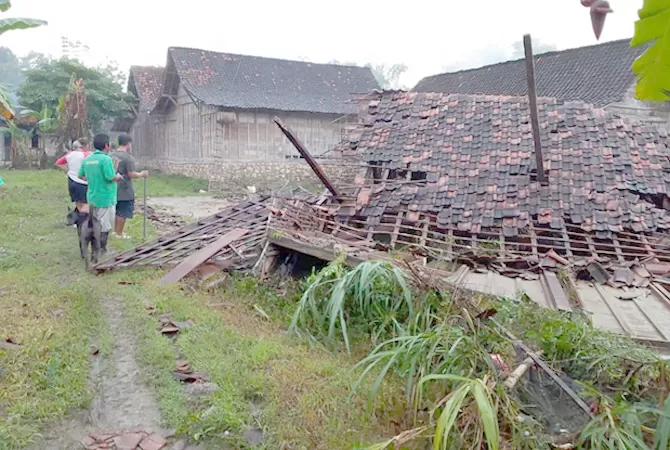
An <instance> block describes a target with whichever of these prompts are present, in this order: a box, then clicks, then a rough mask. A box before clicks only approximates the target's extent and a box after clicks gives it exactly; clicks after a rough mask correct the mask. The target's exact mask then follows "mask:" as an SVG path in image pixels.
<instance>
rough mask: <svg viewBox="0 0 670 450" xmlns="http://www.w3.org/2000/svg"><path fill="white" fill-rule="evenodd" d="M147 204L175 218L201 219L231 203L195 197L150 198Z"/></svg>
mask: <svg viewBox="0 0 670 450" xmlns="http://www.w3.org/2000/svg"><path fill="white" fill-rule="evenodd" d="M147 204H148V205H149V206H151V207H152V208H154V209H156V211H158V212H161V211H163V212H166V213H168V214H171V215H175V216H180V217H185V218H192V219H202V218H203V217H208V216H211V215H212V214H216V213H217V212H219V211H221V210H222V209H224V208H225V207H227V206H230V204H231V201H230V200H228V199H222V198H214V197H196V196H194V197H152V198H149V199H148V200H147Z"/></svg>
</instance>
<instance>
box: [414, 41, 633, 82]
mask: <svg viewBox="0 0 670 450" xmlns="http://www.w3.org/2000/svg"><path fill="white" fill-rule="evenodd" d="M631 39H632V38H625V39H616V40H613V41H607V42H600V43H597V44H591V45H584V46H581V47H571V48H566V49H564V50H551V51H548V52H543V53H535V54H534V55H533V56H534V57H538V56H548V55H556V54H558V53H567V52H573V51H577V50H584V49H588V48H594V47H604V46H608V45H613V44H620V43H622V42H624V41H630V40H631ZM524 59H525V58H517V59H509V60H507V61H500V62H497V63H493V64H484V65H483V66H479V67H472V68H470V69H461V70H455V71H452V72H440V73H436V74H434V75H428V76H426V77H423V78H422V79H421V80H419V83H420V82H421V81H423V80H430V79H432V78H435V77H440V76H443V75H455V74H457V73H467V72H474V71H477V70H481V69H485V68H488V67H497V66H503V65H506V64H512V63H518V62H520V61H523V60H524Z"/></svg>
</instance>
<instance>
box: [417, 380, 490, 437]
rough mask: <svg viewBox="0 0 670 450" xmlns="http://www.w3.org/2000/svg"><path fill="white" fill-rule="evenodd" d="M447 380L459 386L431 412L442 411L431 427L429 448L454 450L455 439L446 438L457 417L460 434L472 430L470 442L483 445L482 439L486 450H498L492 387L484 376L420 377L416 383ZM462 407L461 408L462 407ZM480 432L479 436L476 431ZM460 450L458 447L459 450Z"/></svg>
mask: <svg viewBox="0 0 670 450" xmlns="http://www.w3.org/2000/svg"><path fill="white" fill-rule="evenodd" d="M438 380H442V381H450V382H455V383H460V385H459V386H458V387H457V388H456V389H454V390H452V391H451V392H450V393H449V394H447V396H446V397H444V398H443V399H442V400H440V401H439V402H438V404H437V406H436V407H435V410H438V409H440V408H441V409H442V411H441V413H440V416H439V418H438V419H437V426H436V428H435V438H434V439H433V448H434V449H435V450H438V449H442V450H447V449H448V448H454V447H453V444H454V443H455V439H449V436H450V434H451V431H452V429H453V428H454V425H455V424H456V421H457V420H458V419H459V418H460V420H461V422H463V426H462V427H461V428H460V430H461V433H462V435H464V434H466V433H467V432H468V431H470V428H475V429H476V431H475V434H476V435H477V436H476V437H475V439H470V440H469V441H470V442H483V439H482V434H483V437H486V443H487V447H488V448H489V450H498V448H499V440H500V436H499V430H498V409H497V407H496V406H495V405H494V404H493V401H492V399H491V390H492V386H491V385H490V384H489V380H488V378H487V377H484V379H483V380H480V379H470V378H464V377H458V376H455V375H448V374H443V375H430V376H427V377H424V378H423V379H421V381H420V382H419V384H420V385H423V384H425V383H427V382H430V381H438ZM469 395H471V397H472V398H471V401H470V402H469V403H465V401H466V399H467V398H468V396H469ZM464 404H465V405H464ZM475 406H476V409H477V412H478V414H473V411H472V410H473V409H474V408H473V407H475ZM482 429H483V433H482V432H481V431H480V430H482ZM459 448H462V447H459Z"/></svg>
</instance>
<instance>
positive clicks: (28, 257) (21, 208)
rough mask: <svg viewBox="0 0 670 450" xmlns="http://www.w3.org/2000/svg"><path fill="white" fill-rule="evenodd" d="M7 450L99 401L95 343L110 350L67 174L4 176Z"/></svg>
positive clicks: (2, 316)
mask: <svg viewBox="0 0 670 450" xmlns="http://www.w3.org/2000/svg"><path fill="white" fill-rule="evenodd" d="M0 176H2V178H3V179H4V180H5V183H6V185H5V187H4V188H1V189H0V205H2V213H1V214H0V236H2V239H1V242H0V291H2V293H1V294H0V324H2V325H1V326H0V339H2V340H5V339H7V338H12V339H14V340H16V341H17V342H19V343H20V344H22V347H21V348H20V349H18V350H0V449H3V450H4V449H14V448H24V447H25V446H26V445H28V444H29V443H30V442H32V441H33V440H35V439H36V438H37V437H38V433H39V430H40V426H41V425H42V424H43V423H44V422H46V421H49V420H53V419H57V418H59V417H62V416H63V415H64V414H66V413H67V412H68V411H70V410H72V409H73V408H78V407H82V406H85V405H86V404H87V403H88V402H89V401H90V399H91V393H90V392H89V389H88V365H89V363H88V359H89V354H90V345H91V344H92V343H93V342H95V343H96V345H100V343H101V342H103V343H106V344H107V345H105V346H104V348H109V345H108V344H109V339H108V336H109V335H108V333H107V331H108V330H106V328H105V325H104V322H103V321H102V316H101V312H100V304H99V303H98V301H97V296H95V295H94V287H93V286H91V285H90V284H89V283H88V282H87V281H88V279H89V278H90V277H89V275H88V274H85V273H84V272H83V271H82V270H81V267H80V264H79V263H80V260H79V256H78V248H77V244H76V237H75V233H74V231H73V230H72V229H66V228H65V226H64V225H63V220H64V216H65V211H66V205H67V201H66V199H65V197H66V192H67V191H66V185H65V182H64V180H63V176H62V175H61V174H58V173H56V172H55V171H48V172H40V173H37V172H7V171H2V172H0Z"/></svg>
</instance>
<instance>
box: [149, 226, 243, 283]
mask: <svg viewBox="0 0 670 450" xmlns="http://www.w3.org/2000/svg"><path fill="white" fill-rule="evenodd" d="M248 232H249V230H246V229H242V228H235V229H234V230H232V231H230V232H228V233H226V234H224V235H223V236H221V237H220V238H219V239H217V240H216V241H214V242H212V243H211V244H209V245H207V246H205V247H203V248H201V249H200V250H198V251H197V252H195V253H193V254H192V255H190V256H189V257H187V258H186V259H184V260H183V261H182V262H180V263H179V264H178V265H177V266H176V267H175V268H174V269H172V270H171V271H170V272H168V273H167V275H165V276H164V277H163V278H162V279H161V280H160V281H159V282H158V284H159V285H166V284H170V283H176V282H177V281H179V280H181V279H182V278H184V277H185V276H186V275H188V274H189V273H191V272H192V271H193V270H194V269H195V268H196V267H198V266H199V265H200V264H202V263H204V262H205V261H207V260H208V259H209V258H211V257H212V256H214V255H215V254H216V253H217V252H218V251H219V250H221V249H222V248H224V247H226V246H228V245H230V244H231V243H233V242H235V241H237V240H238V239H240V238H241V237H242V236H244V235H245V234H247V233H248Z"/></svg>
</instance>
